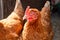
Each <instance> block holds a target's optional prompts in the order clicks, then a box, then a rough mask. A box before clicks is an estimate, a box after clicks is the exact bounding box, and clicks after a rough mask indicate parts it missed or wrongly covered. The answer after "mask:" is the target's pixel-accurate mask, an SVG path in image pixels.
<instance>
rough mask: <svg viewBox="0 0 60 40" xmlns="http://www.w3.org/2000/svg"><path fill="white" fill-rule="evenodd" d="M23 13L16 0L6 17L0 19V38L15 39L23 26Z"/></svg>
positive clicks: (3, 39) (20, 5)
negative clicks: (12, 9)
mask: <svg viewBox="0 0 60 40" xmlns="http://www.w3.org/2000/svg"><path fill="white" fill-rule="evenodd" d="M23 14H24V11H23V8H22V4H21V2H20V0H16V5H15V8H14V11H13V12H12V13H11V14H10V15H9V16H8V17H7V18H5V19H2V20H0V40H17V39H16V38H17V37H18V35H19V33H20V32H21V30H22V27H23V20H22V17H23Z"/></svg>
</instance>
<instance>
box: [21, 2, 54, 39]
mask: <svg viewBox="0 0 60 40" xmlns="http://www.w3.org/2000/svg"><path fill="white" fill-rule="evenodd" d="M23 19H27V22H26V23H25V25H24V28H23V32H22V39H23V40H52V38H53V30H52V25H51V19H50V2H49V1H47V2H46V3H45V5H44V7H43V8H42V10H41V11H39V10H38V9H35V8H30V7H29V6H28V7H27V8H26V11H25V15H24V17H23Z"/></svg>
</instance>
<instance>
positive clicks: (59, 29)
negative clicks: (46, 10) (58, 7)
mask: <svg viewBox="0 0 60 40" xmlns="http://www.w3.org/2000/svg"><path fill="white" fill-rule="evenodd" d="M52 24H53V30H54V39H53V40H60V15H59V14H58V13H54V14H53V15H52Z"/></svg>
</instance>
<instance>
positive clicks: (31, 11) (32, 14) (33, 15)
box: [23, 6, 39, 22]
mask: <svg viewBox="0 0 60 40" xmlns="http://www.w3.org/2000/svg"><path fill="white" fill-rule="evenodd" d="M38 14H39V11H38V10H37V9H35V8H30V6H27V8H26V11H25V15H24V17H23V19H26V20H27V21H28V22H33V21H36V20H37V19H38Z"/></svg>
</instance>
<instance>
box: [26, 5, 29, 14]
mask: <svg viewBox="0 0 60 40" xmlns="http://www.w3.org/2000/svg"><path fill="white" fill-rule="evenodd" d="M29 9H30V6H27V8H26V11H25V14H26V15H27V14H28V11H29Z"/></svg>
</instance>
